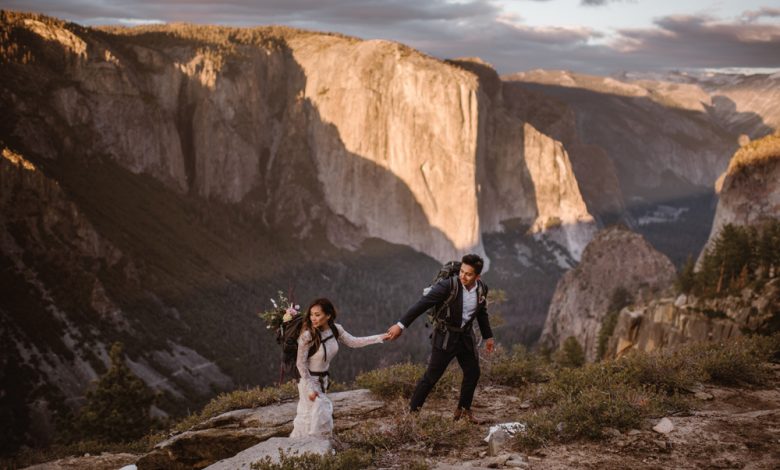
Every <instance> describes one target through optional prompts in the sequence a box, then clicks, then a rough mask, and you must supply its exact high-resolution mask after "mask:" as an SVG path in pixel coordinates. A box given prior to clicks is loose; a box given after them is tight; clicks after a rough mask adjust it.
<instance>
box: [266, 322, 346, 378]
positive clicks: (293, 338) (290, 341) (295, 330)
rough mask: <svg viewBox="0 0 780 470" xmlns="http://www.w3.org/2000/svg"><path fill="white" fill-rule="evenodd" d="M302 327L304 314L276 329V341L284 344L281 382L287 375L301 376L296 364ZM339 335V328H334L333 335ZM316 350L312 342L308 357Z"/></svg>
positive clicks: (323, 339)
mask: <svg viewBox="0 0 780 470" xmlns="http://www.w3.org/2000/svg"><path fill="white" fill-rule="evenodd" d="M301 329H303V315H295V316H294V317H293V318H292V320H289V321H286V322H284V323H282V324H281V326H280V327H279V328H278V329H277V330H276V342H277V343H279V344H281V345H282V364H281V370H280V371H279V383H281V382H283V379H284V377H285V376H290V377H292V378H294V379H300V378H301V374H300V373H299V372H298V368H297V367H296V366H295V360H296V359H297V357H298V337H299V336H300V335H301ZM338 335H339V332H338V330H337V329H336V328H334V329H333V336H332V337H334V338H336V339H338ZM330 338H331V336H329V337H327V338H321V340H322V342H324V341H327V340H329V339H330ZM316 352H317V347H316V346H315V345H314V344H312V345H311V346H309V356H308V357H312V356H313V355H314V354H315V353H316Z"/></svg>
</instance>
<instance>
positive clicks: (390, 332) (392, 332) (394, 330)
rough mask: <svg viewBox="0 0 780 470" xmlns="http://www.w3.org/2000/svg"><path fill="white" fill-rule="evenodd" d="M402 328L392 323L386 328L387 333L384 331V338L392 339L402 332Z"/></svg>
mask: <svg viewBox="0 0 780 470" xmlns="http://www.w3.org/2000/svg"><path fill="white" fill-rule="evenodd" d="M403 332H404V330H402V329H401V327H400V326H398V325H393V326H391V327H390V328H388V329H387V333H385V339H386V340H390V341H394V340H395V339H396V338H398V337H399V336H401V333H403Z"/></svg>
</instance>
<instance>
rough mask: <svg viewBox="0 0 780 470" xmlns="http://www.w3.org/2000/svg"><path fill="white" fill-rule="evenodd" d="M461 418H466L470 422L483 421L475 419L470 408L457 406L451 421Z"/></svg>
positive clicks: (478, 422) (480, 422) (481, 422)
mask: <svg viewBox="0 0 780 470" xmlns="http://www.w3.org/2000/svg"><path fill="white" fill-rule="evenodd" d="M461 418H466V419H467V420H468V421H469V423H471V424H483V421H481V420H479V419H477V418H476V417H475V416H474V414H473V413H472V412H471V410H469V409H467V408H461V407H458V408H456V409H455V416H453V417H452V419H453V421H458V420H459V419H461Z"/></svg>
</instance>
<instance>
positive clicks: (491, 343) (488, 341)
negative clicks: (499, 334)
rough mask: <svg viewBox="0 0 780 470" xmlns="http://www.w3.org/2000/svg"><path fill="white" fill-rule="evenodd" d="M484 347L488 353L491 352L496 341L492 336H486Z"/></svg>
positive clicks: (494, 347)
mask: <svg viewBox="0 0 780 470" xmlns="http://www.w3.org/2000/svg"><path fill="white" fill-rule="evenodd" d="M485 349H486V350H487V352H488V354H490V353H492V352H493V350H494V349H496V342H495V340H493V338H488V339H486V340H485Z"/></svg>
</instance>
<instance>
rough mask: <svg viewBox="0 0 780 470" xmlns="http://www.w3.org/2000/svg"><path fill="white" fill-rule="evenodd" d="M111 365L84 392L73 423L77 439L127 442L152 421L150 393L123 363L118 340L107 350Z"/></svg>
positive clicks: (146, 428)
mask: <svg viewBox="0 0 780 470" xmlns="http://www.w3.org/2000/svg"><path fill="white" fill-rule="evenodd" d="M110 357H111V366H110V367H109V369H108V371H106V373H105V374H104V375H102V376H101V377H100V379H99V380H98V381H97V384H96V387H95V389H94V390H90V391H89V392H87V403H86V404H85V405H84V406H83V407H82V408H81V409H80V410H79V413H78V415H77V416H76V419H75V421H74V423H73V426H74V431H75V434H76V435H77V436H79V437H80V438H81V439H93V440H96V441H102V442H129V441H133V440H135V439H138V438H140V437H142V436H143V435H145V434H146V433H148V432H149V431H150V430H151V429H152V427H153V426H155V425H156V421H155V420H154V419H153V418H152V417H151V415H150V414H149V410H150V408H151V406H152V404H153V403H154V401H155V395H154V392H152V390H151V389H149V388H148V387H147V386H146V384H145V383H144V382H143V381H142V380H141V379H139V378H138V377H137V376H136V375H135V374H133V373H132V371H131V370H130V368H129V367H128V366H127V364H125V361H124V352H123V346H122V343H119V342H117V343H114V344H113V345H112V346H111V351H110Z"/></svg>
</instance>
